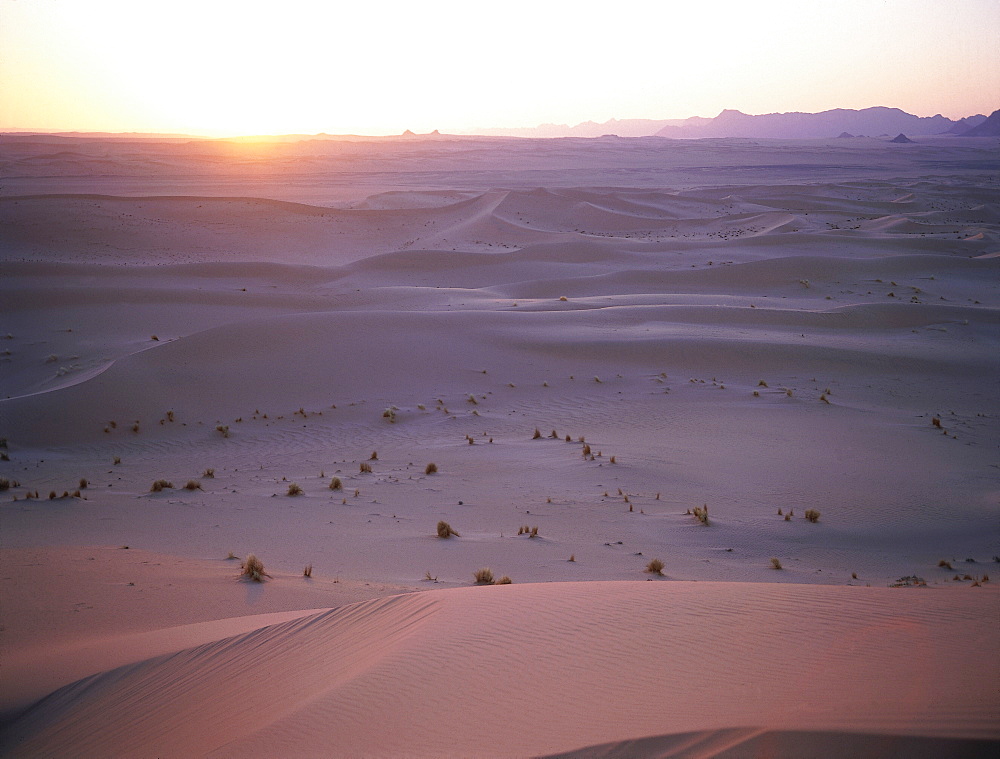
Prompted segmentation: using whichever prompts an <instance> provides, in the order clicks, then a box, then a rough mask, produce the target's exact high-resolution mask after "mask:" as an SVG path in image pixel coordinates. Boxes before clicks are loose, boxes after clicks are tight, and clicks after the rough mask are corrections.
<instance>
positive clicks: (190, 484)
mask: <svg viewBox="0 0 1000 759" xmlns="http://www.w3.org/2000/svg"><path fill="white" fill-rule="evenodd" d="M184 489H185V490H202V489H203V488H202V487H201V483H200V482H198V480H188V481H187V483H186V484H185V485H184Z"/></svg>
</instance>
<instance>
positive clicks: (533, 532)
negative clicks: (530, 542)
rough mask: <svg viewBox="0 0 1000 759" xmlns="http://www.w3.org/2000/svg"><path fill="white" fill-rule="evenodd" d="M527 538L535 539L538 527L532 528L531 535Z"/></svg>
mask: <svg viewBox="0 0 1000 759" xmlns="http://www.w3.org/2000/svg"><path fill="white" fill-rule="evenodd" d="M528 537H529V538H537V537H538V527H532V528H531V534H530V535H528Z"/></svg>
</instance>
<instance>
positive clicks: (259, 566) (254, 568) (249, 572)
mask: <svg viewBox="0 0 1000 759" xmlns="http://www.w3.org/2000/svg"><path fill="white" fill-rule="evenodd" d="M242 566H243V572H242V573H241V574H240V577H246V578H247V579H248V580H253V581H254V582H264V578H265V577H270V576H271V575H269V574H268V573H267V572H265V571H264V563H263V562H262V561H261V560H260V559H258V558H257V557H256V556H254V555H253V554H252V553H250V554H247V558H246V561H244V562H243V565H242Z"/></svg>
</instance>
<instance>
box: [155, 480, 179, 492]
mask: <svg viewBox="0 0 1000 759" xmlns="http://www.w3.org/2000/svg"><path fill="white" fill-rule="evenodd" d="M173 486H174V483H172V482H170V480H156V482H154V483H153V485H152V487H150V489H149V492H150V493H159V492H160V491H161V490H166V489H167V488H172V487H173Z"/></svg>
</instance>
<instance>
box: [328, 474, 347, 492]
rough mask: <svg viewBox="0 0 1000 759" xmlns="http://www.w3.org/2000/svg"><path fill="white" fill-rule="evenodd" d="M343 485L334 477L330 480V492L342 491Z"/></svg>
mask: <svg viewBox="0 0 1000 759" xmlns="http://www.w3.org/2000/svg"><path fill="white" fill-rule="evenodd" d="M343 489H344V483H343V482H341V481H340V478H339V477H334V478H333V479H332V480H330V490H343Z"/></svg>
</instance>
